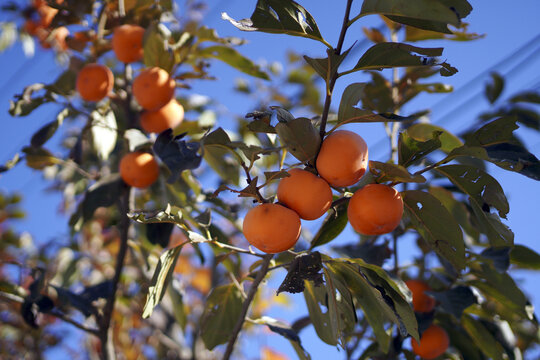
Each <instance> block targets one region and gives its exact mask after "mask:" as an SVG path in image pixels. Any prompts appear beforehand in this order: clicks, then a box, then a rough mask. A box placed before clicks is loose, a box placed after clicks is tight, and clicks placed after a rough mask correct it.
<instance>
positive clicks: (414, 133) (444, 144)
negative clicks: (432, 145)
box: [407, 123, 463, 153]
mask: <svg viewBox="0 0 540 360" xmlns="http://www.w3.org/2000/svg"><path fill="white" fill-rule="evenodd" d="M439 132H440V133H441V135H440V136H439V138H438V139H439V140H440V141H441V150H442V151H444V152H445V153H449V152H450V151H452V150H454V149H455V148H458V147H460V146H462V145H463V142H462V141H461V140H460V139H459V138H458V137H457V136H455V135H454V134H452V133H450V132H448V131H447V130H445V129H444V128H442V127H440V126H437V125H433V124H427V123H418V124H413V125H411V126H409V127H408V128H407V134H408V135H409V136H410V137H412V138H413V139H415V140H418V141H428V140H431V139H433V134H434V133H439Z"/></svg>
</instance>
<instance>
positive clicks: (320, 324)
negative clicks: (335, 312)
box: [304, 281, 338, 345]
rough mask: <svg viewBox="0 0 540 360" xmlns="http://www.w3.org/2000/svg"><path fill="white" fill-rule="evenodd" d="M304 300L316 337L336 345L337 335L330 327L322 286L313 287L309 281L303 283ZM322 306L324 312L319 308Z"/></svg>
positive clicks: (325, 297)
mask: <svg viewBox="0 0 540 360" xmlns="http://www.w3.org/2000/svg"><path fill="white" fill-rule="evenodd" d="M304 299H305V301H306V306H307V308H308V312H309V318H310V319H311V323H312V324H313V327H314V328H315V332H316V333H317V336H318V337H319V338H320V339H321V340H322V341H324V342H325V343H327V344H329V345H337V343H338V334H337V333H335V332H334V331H333V329H332V327H331V323H330V314H329V311H328V310H327V309H328V292H327V290H326V288H325V287H324V286H315V285H314V284H312V283H311V282H309V281H306V283H305V290H304ZM321 305H322V306H324V308H325V309H326V310H323V309H322V308H321Z"/></svg>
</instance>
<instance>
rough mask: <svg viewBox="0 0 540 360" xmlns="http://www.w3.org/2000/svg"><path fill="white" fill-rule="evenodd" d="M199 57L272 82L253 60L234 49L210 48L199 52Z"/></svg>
mask: <svg viewBox="0 0 540 360" xmlns="http://www.w3.org/2000/svg"><path fill="white" fill-rule="evenodd" d="M199 55H200V56H202V57H206V58H214V59H218V60H221V61H223V62H224V63H226V64H228V65H230V66H232V67H234V68H235V69H237V70H240V71H242V72H243V73H245V74H248V75H251V76H254V77H258V78H261V79H265V80H270V78H269V77H268V74H267V73H265V72H264V71H262V70H261V69H260V67H259V66H258V65H255V64H254V63H253V62H252V61H251V60H249V59H248V58H246V57H245V56H243V55H242V54H240V53H239V52H238V51H236V50H235V49H233V48H230V47H227V46H221V45H215V46H210V47H207V48H204V49H200V50H199Z"/></svg>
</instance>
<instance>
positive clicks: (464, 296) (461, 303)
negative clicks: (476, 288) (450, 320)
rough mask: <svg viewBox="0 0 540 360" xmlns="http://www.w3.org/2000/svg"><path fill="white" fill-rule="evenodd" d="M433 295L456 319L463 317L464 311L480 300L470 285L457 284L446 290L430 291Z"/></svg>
mask: <svg viewBox="0 0 540 360" xmlns="http://www.w3.org/2000/svg"><path fill="white" fill-rule="evenodd" d="M429 295H431V296H433V297H434V298H435V299H437V300H438V301H439V302H440V303H441V307H442V308H443V309H444V310H445V311H446V312H448V313H450V314H452V315H454V316H455V317H456V319H458V320H459V319H461V314H462V313H463V311H464V310H465V309H466V308H468V307H469V306H471V305H473V304H477V303H478V300H477V298H476V296H475V295H474V293H473V292H472V290H471V289H470V288H469V287H468V286H455V287H453V288H451V289H449V290H446V291H444V292H436V291H430V292H429Z"/></svg>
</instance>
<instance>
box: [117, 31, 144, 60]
mask: <svg viewBox="0 0 540 360" xmlns="http://www.w3.org/2000/svg"><path fill="white" fill-rule="evenodd" d="M143 37H144V28H143V27H140V26H138V25H130V24H125V25H121V26H117V27H116V28H114V32H113V36H112V41H111V44H112V49H113V52H114V54H115V55H116V58H117V59H118V60H120V61H121V62H123V63H126V64H129V63H132V62H136V61H139V60H141V59H142V57H143Z"/></svg>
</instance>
